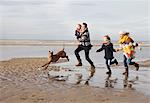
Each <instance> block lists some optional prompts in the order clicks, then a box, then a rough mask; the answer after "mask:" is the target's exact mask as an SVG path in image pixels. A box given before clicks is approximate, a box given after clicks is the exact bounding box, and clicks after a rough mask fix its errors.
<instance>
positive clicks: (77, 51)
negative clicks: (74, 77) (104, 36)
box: [74, 45, 94, 66]
mask: <svg viewBox="0 0 150 103" xmlns="http://www.w3.org/2000/svg"><path fill="white" fill-rule="evenodd" d="M90 49H91V46H90V45H89V46H82V45H79V46H78V48H77V49H76V50H75V51H74V52H75V55H76V58H77V59H78V61H79V62H80V63H82V61H81V58H80V55H79V52H80V51H82V50H84V52H85V58H86V60H87V61H88V62H89V63H90V64H91V66H94V64H93V62H92V60H91V59H90V58H89V51H90Z"/></svg>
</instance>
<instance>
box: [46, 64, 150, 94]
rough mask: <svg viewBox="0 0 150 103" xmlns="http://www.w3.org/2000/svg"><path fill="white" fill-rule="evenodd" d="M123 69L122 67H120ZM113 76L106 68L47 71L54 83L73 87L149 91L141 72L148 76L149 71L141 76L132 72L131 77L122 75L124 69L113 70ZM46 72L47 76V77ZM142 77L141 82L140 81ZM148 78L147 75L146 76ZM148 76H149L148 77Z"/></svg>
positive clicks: (67, 68) (70, 67) (64, 67)
mask: <svg viewBox="0 0 150 103" xmlns="http://www.w3.org/2000/svg"><path fill="white" fill-rule="evenodd" d="M119 68H121V67H119ZM113 71H114V72H113V73H112V74H106V73H105V68H103V67H101V68H96V69H92V68H90V67H89V66H82V67H75V66H68V65H66V66H59V67H58V68H57V69H51V68H49V70H47V72H48V76H47V77H48V79H49V80H50V81H51V82H53V81H61V82H65V83H67V84H71V85H86V86H92V87H102V88H103V87H105V88H109V89H112V88H114V89H121V90H126V89H130V90H135V88H136V90H137V91H144V92H146V90H147V89H148V83H149V82H148V81H146V82H145V81H144V80H148V79H145V77H142V76H143V74H142V75H141V72H143V73H145V74H147V71H146V72H145V71H140V74H139V73H137V72H135V71H133V70H130V73H131V74H130V75H129V76H128V75H122V71H123V69H113ZM46 75H47V74H46V71H45V76H44V77H46ZM139 76H140V80H139ZM144 76H146V75H144ZM147 76H148V75H147ZM141 88H142V89H141Z"/></svg>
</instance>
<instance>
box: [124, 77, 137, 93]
mask: <svg viewBox="0 0 150 103" xmlns="http://www.w3.org/2000/svg"><path fill="white" fill-rule="evenodd" d="M138 80H139V77H138V76H136V77H135V78H133V79H132V80H128V76H127V75H125V77H124V80H123V87H124V88H127V89H132V90H134V89H135V88H134V87H133V86H134V85H135V84H136V83H135V82H136V81H138Z"/></svg>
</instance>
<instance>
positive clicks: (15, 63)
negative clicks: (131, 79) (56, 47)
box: [0, 58, 150, 103]
mask: <svg viewBox="0 0 150 103" xmlns="http://www.w3.org/2000/svg"><path fill="white" fill-rule="evenodd" d="M45 62H46V58H16V59H11V60H8V61H1V62H0V103H150V96H149V95H145V94H143V93H140V92H137V91H134V90H131V89H126V90H116V89H108V88H98V87H91V86H86V85H72V84H66V83H65V82H63V81H54V80H51V79H48V78H46V77H45V78H44V77H41V74H44V73H45V72H46V71H40V70H38V68H39V67H40V66H41V65H43V64H44V63H45ZM140 64H141V66H144V67H150V60H147V61H143V62H141V63H140ZM50 68H51V69H56V68H58V67H56V66H51V67H50Z"/></svg>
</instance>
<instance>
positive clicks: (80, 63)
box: [74, 46, 83, 66]
mask: <svg viewBox="0 0 150 103" xmlns="http://www.w3.org/2000/svg"><path fill="white" fill-rule="evenodd" d="M82 50H83V48H82V47H81V46H78V48H77V49H76V50H75V51H74V53H75V56H76V58H77V60H78V62H79V63H78V64H77V65H76V66H82V61H81V58H80V55H79V52H80V51H82Z"/></svg>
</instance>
